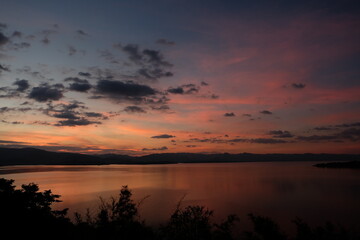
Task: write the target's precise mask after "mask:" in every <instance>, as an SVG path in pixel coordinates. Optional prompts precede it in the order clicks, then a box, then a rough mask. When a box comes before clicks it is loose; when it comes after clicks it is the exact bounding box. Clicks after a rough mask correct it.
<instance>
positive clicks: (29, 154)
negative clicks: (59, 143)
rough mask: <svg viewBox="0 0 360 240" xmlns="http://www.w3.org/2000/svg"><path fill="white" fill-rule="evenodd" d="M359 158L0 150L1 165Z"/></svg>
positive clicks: (356, 157) (342, 157)
mask: <svg viewBox="0 0 360 240" xmlns="http://www.w3.org/2000/svg"><path fill="white" fill-rule="evenodd" d="M355 160H360V155H354V154H352V155H350V154H349V155H347V154H310V153H307V154H251V153H240V154H228V153H224V154H200V153H161V154H150V155H146V156H140V157H132V156H127V155H118V154H103V155H87V154H80V153H63V152H50V151H45V150H41V149H36V148H0V165H2V166H4V165H102V164H172V163H216V162H265V161H266V162H269V161H321V162H322V161H331V162H332V161H355Z"/></svg>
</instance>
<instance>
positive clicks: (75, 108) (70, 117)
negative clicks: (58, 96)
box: [42, 100, 108, 127]
mask: <svg viewBox="0 0 360 240" xmlns="http://www.w3.org/2000/svg"><path fill="white" fill-rule="evenodd" d="M86 109H88V108H87V107H86V106H84V104H83V103H82V102H79V101H76V100H74V101H71V102H69V103H59V104H55V105H54V104H52V103H51V102H50V103H48V104H47V108H46V109H42V112H43V113H44V114H46V115H47V116H50V117H54V118H60V119H64V120H59V121H57V122H56V123H55V124H53V125H54V126H58V127H59V126H86V125H90V124H101V122H100V121H92V120H89V119H87V117H90V118H101V119H102V120H106V119H108V118H107V117H106V116H104V115H103V114H101V113H96V112H85V111H84V110H86ZM46 125H48V124H46Z"/></svg>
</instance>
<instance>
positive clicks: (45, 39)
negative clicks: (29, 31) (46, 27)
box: [41, 37, 50, 45]
mask: <svg viewBox="0 0 360 240" xmlns="http://www.w3.org/2000/svg"><path fill="white" fill-rule="evenodd" d="M41 42H42V43H43V44H44V45H48V44H49V43H50V39H49V38H48V37H44V38H43V39H42V40H41Z"/></svg>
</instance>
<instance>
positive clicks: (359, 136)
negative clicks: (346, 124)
mask: <svg viewBox="0 0 360 240" xmlns="http://www.w3.org/2000/svg"><path fill="white" fill-rule="evenodd" d="M337 136H338V137H339V138H343V139H346V140H350V141H353V142H358V141H360V128H349V129H345V130H344V131H342V132H340V133H338V135H337Z"/></svg>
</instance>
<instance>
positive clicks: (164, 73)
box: [114, 43, 174, 81]
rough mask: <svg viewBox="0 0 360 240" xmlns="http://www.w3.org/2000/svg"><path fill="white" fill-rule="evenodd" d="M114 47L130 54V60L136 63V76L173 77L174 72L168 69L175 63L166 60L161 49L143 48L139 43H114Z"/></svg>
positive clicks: (153, 79)
mask: <svg viewBox="0 0 360 240" xmlns="http://www.w3.org/2000/svg"><path fill="white" fill-rule="evenodd" d="M114 48H116V49H119V50H121V51H122V52H124V53H125V54H126V55H127V56H128V60H129V61H130V62H131V63H133V64H135V66H137V67H138V69H137V70H136V71H135V76H134V77H135V78H140V79H145V80H152V81H155V80H157V79H159V78H162V77H172V76H173V75H174V74H173V73H172V72H170V71H168V70H167V69H168V68H170V67H172V66H173V65H172V64H171V63H169V62H168V61H166V60H165V58H164V56H163V55H162V53H161V52H160V51H157V50H152V49H144V50H141V49H140V47H139V46H138V45H137V44H127V45H122V44H121V43H118V44H114Z"/></svg>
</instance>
